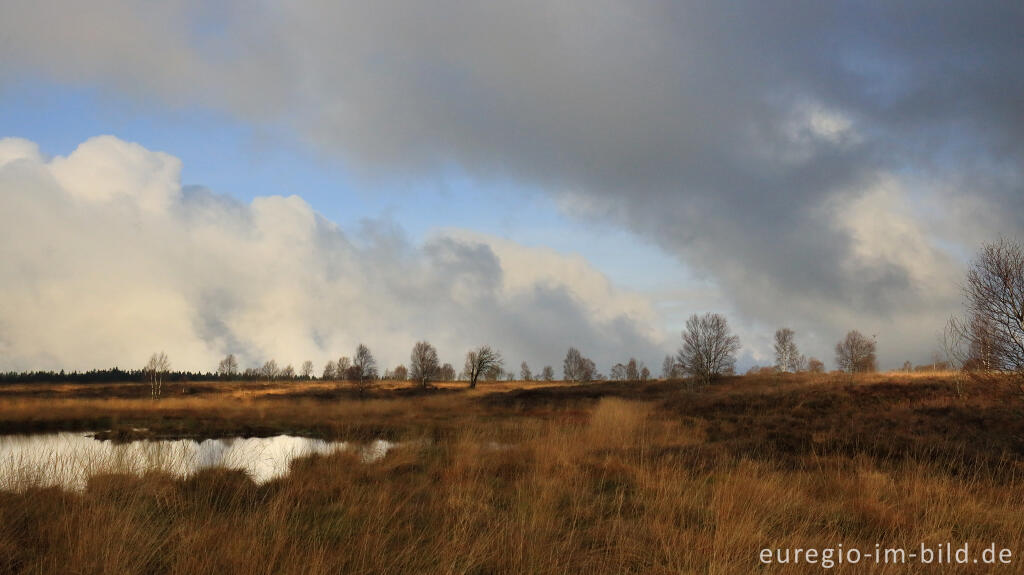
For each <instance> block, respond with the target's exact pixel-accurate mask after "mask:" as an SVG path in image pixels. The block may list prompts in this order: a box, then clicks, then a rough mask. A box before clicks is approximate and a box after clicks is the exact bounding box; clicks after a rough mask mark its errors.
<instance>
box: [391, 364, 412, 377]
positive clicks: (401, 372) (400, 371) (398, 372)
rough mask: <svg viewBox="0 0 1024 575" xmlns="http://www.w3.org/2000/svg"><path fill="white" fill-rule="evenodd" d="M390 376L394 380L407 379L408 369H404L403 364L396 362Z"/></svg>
mask: <svg viewBox="0 0 1024 575" xmlns="http://www.w3.org/2000/svg"><path fill="white" fill-rule="evenodd" d="M391 378H392V379H394V380H395V381H405V380H407V379H409V370H408V369H406V368H405V366H404V365H402V364H398V367H396V368H395V371H392V372H391Z"/></svg>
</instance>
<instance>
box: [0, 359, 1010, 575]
mask: <svg viewBox="0 0 1024 575" xmlns="http://www.w3.org/2000/svg"><path fill="white" fill-rule="evenodd" d="M407 386H408V385H407V384H406V385H405V386H402V385H398V384H387V385H384V386H382V388H381V389H377V390H375V391H374V392H373V394H372V395H373V397H371V398H370V399H365V400H359V399H355V398H354V397H352V396H351V394H350V392H348V391H346V390H339V389H337V387H336V386H335V385H334V384H329V383H328V384H324V383H320V382H308V383H302V384H291V383H289V384H258V385H243V384H235V383H227V384H205V387H203V388H202V389H201V390H199V391H193V392H191V393H181V394H178V395H177V396H176V395H175V393H174V390H173V389H172V390H171V392H170V393H169V394H168V395H169V397H167V398H166V399H164V400H161V401H158V402H153V401H150V400H144V399H132V398H130V396H129V397H124V396H125V395H126V393H127V392H124V390H122V392H123V393H112V395H113V396H114V397H115V399H102V398H100V397H98V396H97V395H96V388H94V387H89V386H83V387H89V389H86V390H84V391H83V390H82V389H78V388H74V387H67V388H62V389H56V388H53V389H48V390H41V389H28V390H25V391H24V392H23V393H18V392H16V391H17V390H12V389H7V390H5V391H4V392H3V393H2V394H0V422H2V424H0V425H2V426H3V428H2V431H3V432H6V433H12V432H29V431H43V430H66V429H92V430H99V431H102V430H110V433H111V435H113V436H115V437H118V436H120V437H122V438H130V437H132V436H133V435H138V434H142V435H144V436H150V437H211V436H222V435H223V436H226V435H234V434H255V435H260V434H262V435H270V434H275V433H282V432H287V433H292V434H296V433H303V434H308V435H315V436H318V437H325V438H340V439H352V438H362V439H372V438H378V437H386V438H390V439H425V440H426V441H421V442H413V443H410V444H408V445H407V446H405V447H402V448H398V449H395V450H393V451H392V452H390V453H389V454H388V455H387V456H386V457H385V458H384V459H383V460H381V461H378V462H375V463H363V462H361V461H360V460H359V458H358V457H357V456H356V455H355V454H353V453H349V452H345V453H336V454H332V455H328V456H314V457H310V458H307V459H302V460H299V461H297V462H296V463H295V464H293V467H292V472H291V474H289V475H288V476H286V477H283V478H280V479H276V480H273V481H271V482H269V483H266V484H262V485H256V484H254V483H253V482H252V481H250V480H249V479H248V477H246V476H245V474H244V473H242V472H238V471H228V470H208V471H203V472H200V473H197V474H195V475H193V476H191V477H188V478H185V479H177V478H174V477H172V476H169V475H163V474H159V473H150V474H147V475H145V476H142V477H136V476H130V475H118V474H106V475H101V476H97V477H94V478H93V479H92V480H91V481H90V483H89V485H88V487H87V488H86V490H85V491H84V492H81V493H78V492H67V491H62V490H59V489H56V488H45V489H44V488H29V489H26V490H24V491H20V492H16V493H12V492H7V493H0V572H11V573H59V572H74V573H218V574H221V575H225V574H228V573H339V572H344V573H481V574H483V573H716V574H717V573H736V574H745V573H753V572H757V573H818V572H821V571H824V569H823V567H822V566H821V565H820V564H807V563H802V564H799V565H785V566H779V565H772V566H763V565H761V564H760V563H759V560H758V556H759V552H760V550H761V549H764V548H772V549H774V548H802V549H806V548H835V547H837V546H838V545H840V544H842V545H843V546H844V548H847V549H849V548H851V547H856V548H859V549H863V550H870V549H873V548H874V546H875V544H876V543H877V544H880V545H882V546H883V547H903V548H907V549H916V548H917V547H919V546H920V545H921V544H922V543H924V544H926V545H929V546H935V545H937V544H939V543H947V542H951V543H953V544H954V546H955V547H957V546H960V545H962V544H963V543H965V542H966V543H968V544H969V545H970V546H971V549H972V550H975V549H977V550H980V549H982V548H984V547H987V546H988V545H989V544H991V543H996V544H997V545H998V547H1000V548H1009V549H1011V550H1012V553H1013V563H1012V564H1010V565H996V566H992V565H983V564H970V565H965V566H961V567H959V568H958V569H956V570H955V572H957V573H988V572H993V573H1016V572H1021V571H1022V570H1024V567H1021V563H1019V560H1020V561H1024V559H1021V558H1019V557H1018V553H1021V552H1024V466H1022V463H1021V455H1022V453H1024V400H1022V399H1021V397H1020V391H1019V389H1016V388H1015V387H1014V386H1012V385H1009V383H1008V382H1003V383H995V384H989V385H979V384H971V385H968V386H967V387H966V394H965V395H964V396H961V395H960V394H958V393H957V389H956V387H955V385H954V382H953V377H952V376H951V375H950V374H943V373H931V374H912V375H911V374H878V375H871V376H862V377H858V378H855V379H851V378H849V377H844V376H830V375H826V376H786V377H738V378H733V379H729V380H725V381H723V382H720V383H717V384H714V385H712V386H711V387H709V388H706V389H696V390H691V389H688V388H687V386H686V385H685V384H683V383H681V382H654V383H647V384H624V383H602V384H593V385H583V386H573V385H564V384H553V385H552V384H548V385H539V384H521V383H501V384H494V385H482V386H481V388H480V389H477V390H474V391H469V390H465V389H464V387H465V385H464V384H460V385H455V384H451V385H441V386H438V389H434V390H429V391H427V392H414V391H408V390H405V389H403V387H407ZM112 387H113V386H112ZM139 428H145V431H131V430H132V429H139ZM829 571H835V572H840V573H922V572H936V573H944V572H951V571H953V570H951V569H949V568H948V567H944V566H938V565H934V564H933V565H931V566H927V565H921V564H918V563H915V562H908V563H907V564H905V565H894V564H888V565H875V564H873V563H871V562H868V561H862V562H861V563H860V564H857V565H849V564H845V565H836V566H835V567H833V568H832V569H829Z"/></svg>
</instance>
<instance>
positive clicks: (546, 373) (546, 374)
mask: <svg viewBox="0 0 1024 575" xmlns="http://www.w3.org/2000/svg"><path fill="white" fill-rule="evenodd" d="M540 378H541V379H543V380H544V381H554V380H555V369H554V368H553V367H551V366H550V365H545V366H544V369H542V370H540Z"/></svg>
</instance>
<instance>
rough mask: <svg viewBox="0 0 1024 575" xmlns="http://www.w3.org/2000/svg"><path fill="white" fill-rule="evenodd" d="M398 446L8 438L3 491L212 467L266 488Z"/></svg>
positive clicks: (0, 452) (1, 463) (3, 439)
mask: <svg viewBox="0 0 1024 575" xmlns="http://www.w3.org/2000/svg"><path fill="white" fill-rule="evenodd" d="M396 445H397V444H395V443H392V442H390V441H385V440H376V441H374V442H372V443H369V444H364V445H356V444H352V443H349V442H346V441H324V440H322V439H313V438H309V437H294V436H290V435H278V436H275V437H248V438H242V437H237V438H227V439H206V440H203V441H195V440H191V439H179V440H162V441H133V442H130V443H114V442H112V441H109V440H98V439H94V438H93V437H92V435H91V434H88V433H47V434H38V435H7V436H0V489H5V490H20V489H24V488H25V487H28V486H30V485H31V486H60V487H65V488H68V489H77V490H81V489H84V488H85V485H86V483H87V482H88V480H89V477H92V476H93V475H97V474H100V473H133V474H141V473H144V472H146V471H151V470H160V471H165V472H168V473H172V474H174V475H177V476H181V477H184V476H187V475H190V474H192V473H195V472H196V471H199V470H200V469H206V468H210V467H225V468H229V469H241V470H243V471H245V472H246V473H247V474H248V475H249V476H250V477H251V478H252V479H253V481H255V482H257V483H265V482H267V481H270V480H271V479H274V478H277V477H281V476H283V475H286V474H287V473H288V470H289V466H290V464H291V462H292V461H293V460H294V459H296V458H298V457H304V456H308V455H313V454H329V453H334V452H336V451H343V450H349V449H356V450H358V451H359V453H360V456H361V458H362V460H363V461H364V462H367V463H370V462H373V461H376V460H379V459H381V458H383V457H384V456H385V455H387V453H388V451H389V450H390V449H392V448H393V447H395V446H396Z"/></svg>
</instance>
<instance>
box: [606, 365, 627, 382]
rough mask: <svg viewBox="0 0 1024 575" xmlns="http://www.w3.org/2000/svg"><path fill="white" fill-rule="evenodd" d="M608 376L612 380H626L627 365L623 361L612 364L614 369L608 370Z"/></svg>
mask: <svg viewBox="0 0 1024 575" xmlns="http://www.w3.org/2000/svg"><path fill="white" fill-rule="evenodd" d="M608 377H609V379H611V380H612V381H625V380H626V365H625V364H623V363H616V364H615V365H613V366H612V370H611V371H610V372H608Z"/></svg>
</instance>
